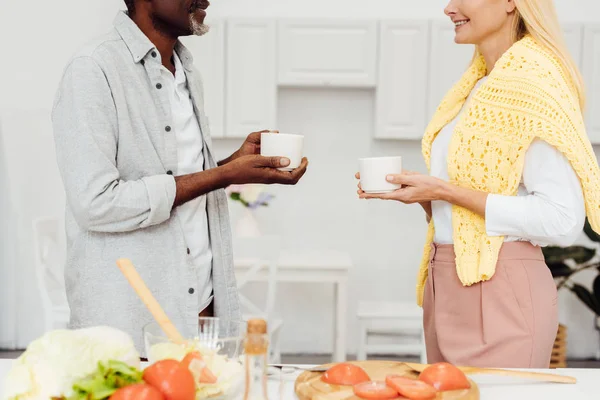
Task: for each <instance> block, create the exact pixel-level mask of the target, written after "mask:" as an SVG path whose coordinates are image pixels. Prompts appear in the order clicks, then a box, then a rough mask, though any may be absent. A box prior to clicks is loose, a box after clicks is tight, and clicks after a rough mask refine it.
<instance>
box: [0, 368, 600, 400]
mask: <svg viewBox="0 0 600 400" xmlns="http://www.w3.org/2000/svg"><path fill="white" fill-rule="evenodd" d="M11 363H12V360H0V393H3V388H4V384H5V382H4V377H5V376H6V374H7V373H8V370H9V369H10V366H11ZM540 372H552V373H559V374H563V375H569V376H574V377H576V378H577V380H578V383H577V384H575V385H564V384H549V383H534V382H530V381H524V380H515V379H512V378H506V377H492V376H477V375H474V376H471V378H472V379H473V380H474V381H475V382H477V384H478V386H479V388H480V392H481V399H482V400H521V399H523V400H546V399H557V400H586V399H590V400H598V399H600V370H599V369H558V370H552V371H541V370H540ZM297 375H298V374H293V375H292V374H287V375H283V376H274V375H273V376H271V377H270V378H269V400H296V399H297V398H296V396H295V394H294V380H295V378H296V376H297ZM1 399H2V400H4V399H3V398H1Z"/></svg>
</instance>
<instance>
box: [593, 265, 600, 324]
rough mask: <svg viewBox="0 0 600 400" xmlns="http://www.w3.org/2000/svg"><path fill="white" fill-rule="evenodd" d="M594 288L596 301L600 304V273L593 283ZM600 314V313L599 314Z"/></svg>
mask: <svg viewBox="0 0 600 400" xmlns="http://www.w3.org/2000/svg"><path fill="white" fill-rule="evenodd" d="M592 289H593V293H594V297H595V298H596V302H597V303H598V304H599V305H600V274H598V276H596V279H594V283H593V284H592ZM598 315H600V314H598Z"/></svg>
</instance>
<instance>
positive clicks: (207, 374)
mask: <svg viewBox="0 0 600 400" xmlns="http://www.w3.org/2000/svg"><path fill="white" fill-rule="evenodd" d="M181 364H182V365H183V366H184V367H186V368H188V369H189V370H190V371H192V375H194V378H195V379H196V381H198V382H199V383H216V382H217V377H216V376H215V374H213V373H212V371H211V370H210V369H208V367H207V366H206V363H205V362H204V358H202V354H200V352H198V351H193V352H191V353H189V354H187V355H186V356H185V358H184V359H183V361H181Z"/></svg>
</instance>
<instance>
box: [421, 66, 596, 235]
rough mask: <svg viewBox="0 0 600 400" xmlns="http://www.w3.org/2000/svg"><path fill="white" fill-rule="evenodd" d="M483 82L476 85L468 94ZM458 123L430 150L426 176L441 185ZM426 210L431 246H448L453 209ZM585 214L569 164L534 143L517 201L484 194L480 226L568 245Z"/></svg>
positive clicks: (437, 205) (439, 205)
mask: <svg viewBox="0 0 600 400" xmlns="http://www.w3.org/2000/svg"><path fill="white" fill-rule="evenodd" d="M485 79H487V78H486V77H484V78H482V79H481V80H480V81H479V82H477V85H476V86H475V88H474V89H473V90H472V91H471V95H472V94H473V93H474V92H475V90H476V89H477V88H478V87H479V86H480V85H481V84H482V83H483V82H484V81H485ZM471 95H469V98H468V99H467V101H466V102H465V104H467V103H468V102H469V100H470V98H471ZM457 122H458V117H457V118H455V119H454V121H452V122H450V123H449V124H448V125H446V126H445V127H444V128H443V129H442V130H441V132H440V133H439V134H438V136H437V137H436V139H435V141H434V142H433V145H432V148H431V175H432V176H435V177H437V178H440V179H443V180H445V181H448V180H449V177H448V168H447V155H448V147H449V145H450V139H451V138H452V132H453V131H454V128H455V127H456V124H457ZM431 208H432V218H433V221H434V223H435V237H434V242H435V243H438V244H452V243H453V239H452V233H453V230H452V205H451V204H449V203H447V202H445V201H433V202H432V204H431ZM585 215H586V214H585V204H584V198H583V192H582V189H581V184H580V183H579V178H578V177H577V174H576V173H575V171H574V170H573V168H572V166H571V164H570V163H569V161H568V160H567V159H566V157H565V156H564V155H563V154H562V153H561V152H560V151H558V150H557V149H556V148H554V147H553V146H551V145H549V144H548V143H546V142H544V141H541V140H537V139H536V140H534V142H533V143H532V144H531V146H530V147H529V149H528V150H527V153H526V154H525V164H524V167H523V174H522V180H521V184H520V185H519V190H518V194H517V196H502V195H497V194H490V195H488V198H487V202H486V208H485V224H486V231H487V234H488V235H489V236H505V241H519V240H521V241H529V242H531V243H533V244H535V245H538V246H548V245H555V246H570V245H571V244H573V242H574V241H575V240H577V238H578V237H579V235H580V234H581V231H582V230H583V225H584V223H585Z"/></svg>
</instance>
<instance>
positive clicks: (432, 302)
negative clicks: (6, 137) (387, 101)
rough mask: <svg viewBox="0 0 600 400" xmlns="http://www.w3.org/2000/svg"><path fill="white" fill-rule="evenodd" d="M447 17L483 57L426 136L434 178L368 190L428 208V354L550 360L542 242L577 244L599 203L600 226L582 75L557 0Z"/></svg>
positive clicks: (463, 0)
mask: <svg viewBox="0 0 600 400" xmlns="http://www.w3.org/2000/svg"><path fill="white" fill-rule="evenodd" d="M445 13H446V15H448V16H449V17H450V18H451V19H452V21H453V22H454V24H455V25H456V38H455V41H456V42H457V43H464V44H475V46H476V52H475V56H474V58H473V61H472V63H471V65H470V66H469V68H468V70H467V71H466V72H465V74H464V75H463V77H462V78H461V80H460V81H459V82H458V83H457V84H456V85H455V86H454V87H453V88H452V89H451V90H450V92H449V93H448V94H447V95H446V97H445V98H444V100H443V101H442V103H441V105H440V106H439V108H438V110H437V111H436V113H435V115H434V117H433V119H432V121H431V122H430V124H429V126H428V127H427V130H426V132H425V135H424V138H423V142H422V148H423V155H424V158H425V161H426V164H427V166H428V169H429V172H430V174H429V175H421V174H417V173H411V172H405V173H403V174H401V175H394V176H390V177H388V180H390V181H391V182H394V183H399V184H402V185H403V186H402V189H400V190H397V191H395V192H393V193H388V194H383V195H372V194H366V193H364V192H363V191H362V190H361V189H360V186H359V191H358V192H359V196H360V197H361V198H379V199H388V200H397V201H400V202H402V203H406V204H411V203H420V204H421V205H422V207H423V208H424V210H425V212H426V213H427V216H428V221H429V231H428V236H427V245H426V247H425V254H424V259H423V263H422V265H421V269H420V272H419V277H418V284H417V298H418V302H419V304H422V305H423V309H424V310H423V311H424V318H423V322H424V329H425V340H426V347H427V357H428V361H429V362H439V361H448V362H451V363H454V364H458V365H471V366H481V367H523V368H529V367H531V368H547V367H548V366H549V362H550V356H551V350H552V346H553V342H554V339H555V337H556V332H557V325H558V317H557V305H556V302H557V292H556V287H555V284H554V282H553V279H552V276H551V274H550V271H549V269H548V268H547V266H546V265H545V263H544V258H543V256H542V252H541V249H540V246H544V245H550V244H553V245H563V246H564V245H569V244H571V243H572V242H573V241H574V240H575V239H576V238H577V237H578V235H579V233H580V232H581V230H582V227H583V224H584V222H585V216H586V209H587V215H588V218H589V220H590V222H591V224H592V227H593V228H594V229H595V230H596V231H599V230H600V229H598V228H600V180H599V177H600V173H599V170H598V164H597V161H596V157H595V155H594V152H593V150H592V147H591V145H590V142H589V140H588V138H587V136H586V132H585V127H584V123H583V117H582V109H583V106H584V93H583V83H582V79H581V75H580V74H579V72H578V70H577V67H576V66H575V63H574V62H573V60H572V59H571V58H570V57H569V55H568V52H567V50H566V46H565V43H564V39H563V37H562V33H561V30H560V26H559V23H558V18H557V15H556V11H555V9H554V5H553V2H552V1H551V0H452V1H450V3H449V4H448V6H447V7H446V9H445ZM434 226H435V229H434Z"/></svg>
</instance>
